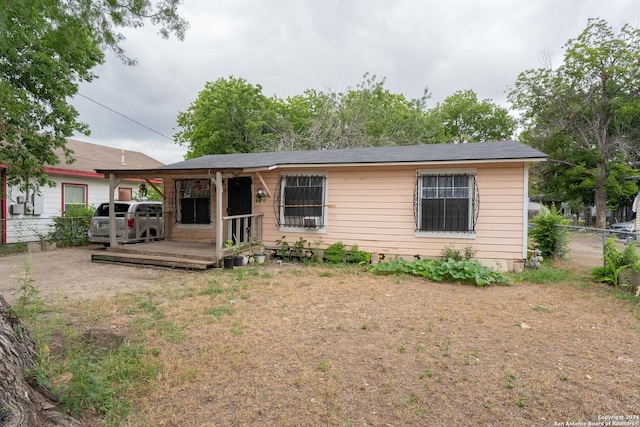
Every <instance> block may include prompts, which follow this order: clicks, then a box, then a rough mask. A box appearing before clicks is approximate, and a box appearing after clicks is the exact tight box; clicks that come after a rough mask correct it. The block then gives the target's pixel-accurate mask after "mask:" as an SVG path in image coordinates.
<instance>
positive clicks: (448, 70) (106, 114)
mask: <svg viewBox="0 0 640 427" xmlns="http://www.w3.org/2000/svg"><path fill="white" fill-rule="evenodd" d="M183 1H184V3H185V4H183V5H182V7H181V9H180V12H181V15H182V16H184V17H185V18H186V19H187V20H188V21H189V24H190V29H189V30H188V32H187V34H186V37H185V40H184V41H183V42H180V41H178V40H177V39H176V38H175V37H172V38H171V39H169V40H165V39H162V38H161V37H160V36H159V35H157V32H158V29H157V28H154V27H153V26H148V27H145V28H142V29H136V30H127V31H126V32H125V34H126V36H127V40H126V42H125V43H124V45H123V46H124V48H125V49H126V50H127V53H128V55H129V56H131V57H133V58H136V59H137V60H138V62H139V64H138V65H137V66H135V67H130V66H126V65H124V64H122V63H121V62H119V60H118V59H116V58H115V57H114V56H113V55H108V56H107V61H106V63H105V64H104V65H102V66H100V67H98V68H97V69H96V70H95V72H96V73H97V74H98V76H99V78H98V79H96V80H94V81H93V82H91V83H85V84H83V85H81V87H80V94H81V95H83V96H84V97H82V96H77V97H76V98H75V99H74V100H73V101H72V103H73V105H75V107H76V108H77V109H78V111H79V112H80V119H81V120H82V121H84V122H85V123H88V124H89V126H90V128H91V135H90V136H88V137H87V136H84V135H76V136H75V138H77V139H80V140H83V141H88V142H93V143H97V144H102V145H108V146H113V147H116V148H125V149H128V150H134V151H141V152H144V153H146V154H148V155H150V156H151V157H154V158H156V159H157V160H159V161H161V162H164V163H174V162H178V161H181V160H182V159H183V155H184V153H185V152H186V148H185V147H181V146H179V145H177V144H176V143H174V142H172V141H171V140H170V139H167V138H165V137H163V136H161V135H160V134H162V135H165V136H167V137H169V138H172V137H173V135H174V134H175V133H176V131H177V124H176V117H177V115H178V113H179V112H181V111H185V110H186V109H187V108H188V107H189V105H190V104H191V103H192V102H193V101H194V100H195V99H196V97H197V95H198V93H199V92H200V91H201V90H202V89H203V88H204V85H205V83H206V82H208V81H211V82H213V81H215V80H217V79H219V78H221V77H225V78H226V77H229V76H231V75H233V76H234V77H242V78H244V79H246V80H247V81H248V82H249V83H251V84H254V85H258V84H260V85H261V86H262V90H263V93H264V94H265V95H267V96H271V95H276V96H278V97H279V98H286V97H288V96H293V95H298V94H302V92H303V91H304V90H306V89H318V90H327V89H332V90H345V89H347V88H348V87H355V86H356V85H357V84H358V83H360V82H361V81H362V76H363V74H364V73H365V72H369V73H371V74H375V75H376V76H378V78H379V79H381V78H386V84H385V87H386V88H387V89H389V90H390V91H391V92H394V93H402V94H404V95H405V96H406V97H407V98H418V97H420V96H422V93H423V91H424V89H425V88H428V90H429V93H431V96H432V97H431V100H430V101H429V104H428V106H429V107H432V106H434V105H435V104H436V103H437V102H439V101H442V100H443V99H444V98H446V97H447V96H449V95H452V94H453V93H454V92H456V91H459V90H466V89H472V90H474V91H475V92H476V93H477V95H478V98H479V99H490V100H492V101H493V102H495V103H497V104H499V105H502V106H505V107H508V104H507V103H506V99H505V98H506V91H507V90H508V89H509V88H510V87H511V86H512V85H513V84H514V82H515V80H516V78H517V76H518V74H519V73H520V72H522V71H525V70H527V69H531V68H539V67H541V66H542V64H543V62H542V58H543V57H544V56H545V55H546V54H547V53H550V54H552V55H553V58H554V59H555V60H557V61H559V60H561V59H562V57H563V54H564V51H563V50H562V46H563V45H564V44H565V43H566V42H567V41H568V40H569V39H571V38H575V37H576V36H578V35H579V34H580V32H582V30H584V29H585V27H586V26H587V20H588V19H589V18H604V19H606V20H607V21H608V22H609V24H610V25H612V26H614V28H619V27H620V26H621V25H623V24H624V23H629V24H631V25H633V26H639V25H640V6H639V3H638V1H637V0H607V1H604V0H528V1H516V0H491V1H482V0H447V1H442V0H440V1H433V0H183ZM85 97H88V98H90V99H91V100H93V101H95V102H92V101H90V100H88V99H86V98H85ZM96 102H97V103H100V104H102V105H104V106H106V107H109V108H110V109H111V110H114V111H116V112H117V113H119V114H117V113H115V112H113V111H110V110H108V109H106V108H104V107H102V106H100V105H98V104H96ZM122 116H126V117H128V118H129V119H131V120H135V121H136V122H138V123H141V124H143V125H144V126H146V127H148V128H151V129H153V130H154V131H156V132H158V133H160V134H158V133H155V132H153V131H151V130H149V129H147V128H145V127H142V126H140V125H137V124H135V123H134V122H132V121H131V120H128V119H127V118H124V117H122Z"/></svg>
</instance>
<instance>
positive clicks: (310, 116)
mask: <svg viewBox="0 0 640 427" xmlns="http://www.w3.org/2000/svg"><path fill="white" fill-rule="evenodd" d="M385 83H386V80H385V79H384V78H383V79H380V80H379V79H378V78H377V77H376V76H375V75H371V74H369V73H366V74H365V75H364V76H363V80H362V82H360V83H359V84H358V85H356V86H355V87H348V88H347V89H346V90H345V91H341V92H339V91H318V90H314V89H308V90H306V91H304V92H303V93H302V94H301V95H296V96H292V97H288V98H286V99H281V98H278V97H275V96H274V97H271V98H267V97H266V96H265V95H264V94H263V93H262V87H261V86H260V85H255V86H254V85H252V84H250V83H248V82H247V81H246V80H244V79H240V78H235V77H233V76H231V77H229V78H227V79H225V78H221V79H218V80H216V81H215V82H209V83H207V84H206V85H205V88H204V89H203V90H202V91H201V92H200V93H199V94H198V97H197V98H196V100H195V101H194V102H193V103H192V104H191V105H190V106H189V108H188V109H187V111H185V112H181V113H179V115H178V124H179V126H180V127H181V130H180V131H179V132H177V133H176V135H175V138H176V141H177V142H178V143H180V144H183V145H186V146H188V148H189V151H188V154H187V157H188V158H192V157H197V156H201V155H205V154H219V153H237V152H252V151H281V150H303V149H311V150H312V149H327V148H349V147H367V146H382V145H410V144H433V143H441V142H472V141H473V142H475V141H482V140H487V139H507V138H510V137H511V136H512V134H513V129H514V126H515V121H514V119H513V118H511V117H510V116H509V114H508V112H507V110H505V109H503V108H500V107H498V106H496V105H494V104H493V103H491V102H490V101H489V100H484V101H481V102H479V101H478V100H477V96H476V94H475V92H473V91H470V90H468V91H464V92H458V93H456V94H454V95H453V96H452V97H450V98H447V99H446V100H445V102H443V103H442V104H438V106H437V107H436V108H434V109H432V110H429V109H428V108H427V101H428V99H429V98H430V95H429V92H428V90H427V89H425V90H424V93H423V96H422V97H420V98H417V99H407V98H406V97H405V96H404V95H402V94H396V93H393V92H391V91H390V90H389V89H387V88H386V87H385ZM462 133H466V135H465V136H464V137H463V136H462Z"/></svg>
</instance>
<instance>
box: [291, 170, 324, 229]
mask: <svg viewBox="0 0 640 427" xmlns="http://www.w3.org/2000/svg"><path fill="white" fill-rule="evenodd" d="M289 176H318V177H322V178H323V180H322V183H323V191H322V198H323V200H322V218H323V224H324V227H320V228H305V227H293V226H288V225H280V226H279V230H280V231H281V232H296V233H300V232H302V233H310V234H327V230H328V229H329V221H328V209H327V200H328V194H329V174H328V172H326V171H306V172H294V171H289V172H283V173H282V174H280V218H282V220H281V221H280V222H284V208H285V200H284V194H285V191H284V189H285V187H286V179H282V178H286V177H289Z"/></svg>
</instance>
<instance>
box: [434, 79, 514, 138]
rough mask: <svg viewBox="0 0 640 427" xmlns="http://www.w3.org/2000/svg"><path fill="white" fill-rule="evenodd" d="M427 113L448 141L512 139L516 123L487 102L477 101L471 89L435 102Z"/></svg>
mask: <svg viewBox="0 0 640 427" xmlns="http://www.w3.org/2000/svg"><path fill="white" fill-rule="evenodd" d="M430 114H434V115H436V117H437V118H438V121H439V122H440V123H442V126H444V133H445V136H444V138H445V139H446V141H447V142H479V141H501V140H505V139H511V138H512V137H513V134H514V131H515V129H516V120H515V119H514V118H513V117H511V116H510V115H509V111H508V110H507V109H506V108H502V107H500V106H498V105H496V104H494V103H493V102H491V100H489V99H484V100H482V101H478V95H476V93H475V92H474V91H472V90H464V91H458V92H456V93H454V94H453V95H451V96H449V97H447V98H445V100H444V101H443V102H442V103H438V104H437V105H436V107H435V108H433V109H432V110H431V111H430Z"/></svg>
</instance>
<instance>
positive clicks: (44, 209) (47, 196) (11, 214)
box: [0, 139, 163, 244]
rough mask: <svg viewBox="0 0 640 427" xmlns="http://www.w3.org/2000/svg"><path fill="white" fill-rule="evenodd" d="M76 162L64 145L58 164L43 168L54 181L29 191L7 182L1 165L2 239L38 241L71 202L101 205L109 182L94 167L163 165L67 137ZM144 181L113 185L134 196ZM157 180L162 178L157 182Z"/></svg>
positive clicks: (116, 190)
mask: <svg viewBox="0 0 640 427" xmlns="http://www.w3.org/2000/svg"><path fill="white" fill-rule="evenodd" d="M67 148H69V149H71V150H72V151H73V154H72V157H73V158H74V159H75V161H74V162H73V163H70V164H67V163H66V161H65V157H64V154H63V153H62V150H57V151H56V153H57V155H58V158H60V159H61V161H60V162H58V163H57V164H55V165H46V166H45V168H44V169H45V171H46V173H47V174H48V176H49V178H50V179H51V180H52V181H53V182H54V183H55V184H56V185H55V187H43V188H40V189H39V192H35V191H33V190H31V191H30V192H29V194H26V193H25V192H24V191H21V190H20V189H19V188H17V187H13V186H9V185H8V184H7V179H6V176H7V167H6V166H5V165H0V195H1V198H0V200H1V205H0V227H1V228H0V232H1V233H0V236H1V237H0V244H6V243H17V242H31V241H38V240H39V239H40V236H42V235H46V234H47V233H48V232H49V230H50V227H49V226H50V224H51V223H52V218H53V217H59V216H62V215H64V213H65V211H66V210H67V209H68V207H69V205H83V206H88V207H91V206H97V205H99V204H100V203H102V202H105V201H108V200H109V188H110V186H109V182H108V180H106V179H105V178H104V175H102V174H98V173H96V172H95V170H96V169H100V168H110V169H114V170H118V169H130V168H157V167H160V166H162V165H163V163H162V162H159V161H157V160H155V159H153V158H151V157H149V156H147V155H146V154H143V153H140V152H137V151H131V150H124V149H119V148H113V147H106V146H103V145H97V144H91V143H88V142H83V141H77V140H73V139H68V140H67ZM141 183H144V181H141V180H137V179H134V180H124V181H121V182H120V183H119V184H118V185H117V186H115V187H114V188H113V192H114V195H115V198H116V199H123V200H126V199H129V200H130V199H131V198H132V197H134V196H135V195H136V194H137V193H138V190H139V188H140V184H141ZM158 184H159V181H158Z"/></svg>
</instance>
